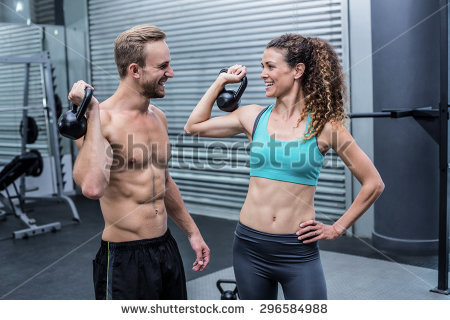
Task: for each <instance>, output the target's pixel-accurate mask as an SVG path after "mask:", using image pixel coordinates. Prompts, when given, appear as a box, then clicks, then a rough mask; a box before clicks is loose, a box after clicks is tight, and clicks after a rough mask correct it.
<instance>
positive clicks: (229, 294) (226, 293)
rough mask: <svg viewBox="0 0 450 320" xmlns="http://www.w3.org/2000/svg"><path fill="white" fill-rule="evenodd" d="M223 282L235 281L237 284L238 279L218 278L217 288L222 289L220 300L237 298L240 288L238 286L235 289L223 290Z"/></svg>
mask: <svg viewBox="0 0 450 320" xmlns="http://www.w3.org/2000/svg"><path fill="white" fill-rule="evenodd" d="M222 283H234V284H236V281H234V280H217V283H216V285H217V289H219V291H220V300H237V295H238V288H237V286H236V287H235V288H234V290H233V291H231V290H223V288H222V286H221V284H222Z"/></svg>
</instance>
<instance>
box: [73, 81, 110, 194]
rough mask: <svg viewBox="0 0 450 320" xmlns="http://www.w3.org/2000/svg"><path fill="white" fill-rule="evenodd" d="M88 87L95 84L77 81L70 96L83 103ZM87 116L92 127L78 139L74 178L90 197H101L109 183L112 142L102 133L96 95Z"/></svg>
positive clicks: (77, 102)
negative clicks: (109, 151)
mask: <svg viewBox="0 0 450 320" xmlns="http://www.w3.org/2000/svg"><path fill="white" fill-rule="evenodd" d="M86 87H90V88H92V87H91V86H90V85H88V84H87V83H85V82H84V81H78V82H77V83H75V84H74V85H73V87H72V90H71V91H70V93H69V100H70V101H72V102H73V103H74V104H76V105H79V104H80V102H81V100H82V99H83V97H84V93H85V89H86ZM86 116H87V128H88V129H87V132H86V135H85V136H84V137H83V138H80V139H78V140H77V141H76V144H77V147H78V148H79V149H80V152H79V153H78V156H77V159H76V160H75V164H74V167H73V178H74V180H75V183H76V184H77V185H79V186H80V187H81V190H82V192H83V194H84V195H85V196H86V197H88V198H90V199H99V198H101V197H102V196H103V194H104V192H105V189H106V187H107V186H108V183H109V173H110V172H109V169H110V166H111V163H112V157H111V156H108V148H109V147H110V145H109V143H108V141H107V140H106V139H105V138H104V137H103V134H102V129H101V122H100V109H99V104H98V101H97V99H95V97H94V96H93V97H92V100H91V102H90V104H89V107H88V110H87V112H86Z"/></svg>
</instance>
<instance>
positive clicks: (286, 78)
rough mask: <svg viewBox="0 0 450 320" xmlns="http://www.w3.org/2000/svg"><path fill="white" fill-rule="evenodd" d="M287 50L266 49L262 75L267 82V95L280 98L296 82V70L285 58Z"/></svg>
mask: <svg viewBox="0 0 450 320" xmlns="http://www.w3.org/2000/svg"><path fill="white" fill-rule="evenodd" d="M284 54H285V50H283V49H277V48H268V49H266V51H264V54H263V57H262V62H261V66H262V68H263V70H262V72H261V75H260V77H261V78H262V79H263V80H264V83H265V84H266V97H274V98H279V97H282V96H284V95H286V94H288V93H289V92H291V89H292V87H293V85H294V83H295V77H294V76H295V70H294V69H293V68H291V67H290V66H289V65H288V64H287V62H286V61H285V60H284Z"/></svg>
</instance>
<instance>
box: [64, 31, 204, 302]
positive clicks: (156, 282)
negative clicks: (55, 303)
mask: <svg viewBox="0 0 450 320" xmlns="http://www.w3.org/2000/svg"><path fill="white" fill-rule="evenodd" d="M164 39H165V34H164V32H163V31H161V30H160V29H158V28H157V27H155V26H152V25H141V26H136V27H134V28H131V29H129V30H127V31H125V32H123V33H122V34H120V35H119V36H118V37H117V38H116V40H115V41H114V56H115V61H116V64H117V68H118V71H119V74H120V84H119V87H118V88H117V91H116V92H115V93H114V94H113V95H112V96H111V97H110V98H109V99H107V100H105V101H104V102H102V103H101V104H100V105H99V103H98V101H97V99H96V98H95V97H92V100H91V103H90V104H89V107H88V111H87V113H86V117H87V121H88V130H87V133H86V136H85V137H84V138H81V139H79V140H77V141H76V143H77V146H78V148H79V149H80V151H79V154H78V156H77V159H76V161H75V165H74V169H73V176H74V180H75V182H76V183H77V185H79V186H80V187H81V189H82V192H83V194H84V195H85V196H86V197H88V198H91V199H100V206H101V210H102V213H103V218H104V220H105V229H104V230H103V235H102V241H101V247H100V249H99V251H98V253H97V255H96V258H95V260H94V286H95V297H96V299H186V298H187V297H186V280H185V275H184V270H183V264H182V261H181V256H180V253H179V251H178V247H177V244H176V242H175V240H174V239H173V237H172V236H171V234H170V232H169V230H168V229H167V215H168V216H169V217H170V218H172V219H173V220H174V221H175V223H176V224H177V225H178V226H179V227H180V228H181V229H182V230H183V231H184V232H185V233H186V234H187V236H188V238H189V241H190V244H191V246H192V249H193V250H194V252H195V253H196V256H197V258H196V260H195V262H194V264H193V268H192V269H193V270H194V271H202V270H203V269H204V268H205V267H206V265H207V264H208V262H209V248H208V246H207V245H206V244H205V242H204V241H203V238H202V236H201V234H200V231H199V230H198V228H197V226H196V224H195V222H194V221H193V219H192V217H191V216H190V215H189V213H188V212H187V210H186V208H185V206H184V203H183V200H182V198H181V195H180V192H179V190H178V187H177V186H176V184H175V182H174V181H173V179H172V178H171V177H170V175H169V172H168V168H167V167H168V161H169V159H170V147H169V137H168V134H167V120H166V117H165V116H164V113H163V112H162V111H161V110H159V109H158V108H156V107H155V106H153V105H151V104H150V99H151V98H162V97H164V95H165V88H164V86H165V82H166V81H167V79H169V78H172V77H173V75H174V74H173V70H172V68H171V66H170V53H169V48H168V47H167V44H166V42H165V41H164ZM86 87H90V88H92V87H91V86H90V85H89V84H87V83H85V82H83V81H78V82H77V83H75V84H74V85H73V87H72V90H71V91H70V93H69V100H70V101H72V102H73V103H74V104H76V105H79V104H80V103H81V100H82V99H83V96H84V94H85V89H86ZM92 89H93V88H92Z"/></svg>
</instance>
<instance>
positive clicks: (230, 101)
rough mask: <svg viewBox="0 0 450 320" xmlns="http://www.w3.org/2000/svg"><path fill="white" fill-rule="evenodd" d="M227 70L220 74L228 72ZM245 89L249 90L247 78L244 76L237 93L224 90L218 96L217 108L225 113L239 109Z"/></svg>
mask: <svg viewBox="0 0 450 320" xmlns="http://www.w3.org/2000/svg"><path fill="white" fill-rule="evenodd" d="M227 71H228V70H227V69H222V70H220V72H219V74H221V73H222V72H227ZM245 88H247V76H244V77H243V78H242V80H241V86H240V87H239V89H238V91H237V92H234V91H233V90H226V89H225V88H223V90H222V91H221V92H220V93H219V95H218V96H217V100H216V102H217V106H218V107H219V109H220V110H222V111H225V112H233V111H234V110H236V109H237V108H239V99H241V96H242V94H243V93H244V90H245Z"/></svg>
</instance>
